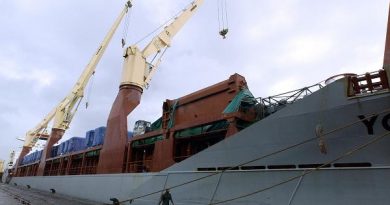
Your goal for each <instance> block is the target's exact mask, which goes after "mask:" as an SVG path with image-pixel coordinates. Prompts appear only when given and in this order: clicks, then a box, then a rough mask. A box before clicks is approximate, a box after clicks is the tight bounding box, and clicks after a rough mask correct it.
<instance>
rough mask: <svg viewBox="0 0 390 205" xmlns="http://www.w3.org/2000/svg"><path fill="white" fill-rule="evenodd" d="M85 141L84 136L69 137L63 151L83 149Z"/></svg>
mask: <svg viewBox="0 0 390 205" xmlns="http://www.w3.org/2000/svg"><path fill="white" fill-rule="evenodd" d="M85 141H86V140H85V138H82V137H72V138H70V139H69V140H67V142H68V144H67V145H68V146H67V150H66V151H65V153H69V152H77V151H80V150H83V149H85Z"/></svg>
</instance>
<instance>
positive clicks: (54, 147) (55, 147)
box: [50, 145, 59, 157]
mask: <svg viewBox="0 0 390 205" xmlns="http://www.w3.org/2000/svg"><path fill="white" fill-rule="evenodd" d="M58 147H59V145H57V146H53V147H52V148H51V155H50V156H51V157H56V156H57V155H58V154H57V153H58Z"/></svg>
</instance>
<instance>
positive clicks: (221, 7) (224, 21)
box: [217, 0, 229, 39]
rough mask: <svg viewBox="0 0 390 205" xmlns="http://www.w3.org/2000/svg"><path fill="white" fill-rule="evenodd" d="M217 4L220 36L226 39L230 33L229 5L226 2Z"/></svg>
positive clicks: (222, 0)
mask: <svg viewBox="0 0 390 205" xmlns="http://www.w3.org/2000/svg"><path fill="white" fill-rule="evenodd" d="M217 4H218V5H217V8H218V27H219V35H221V36H222V38H223V39H225V38H226V34H227V33H228V32H229V21H228V12H227V3H226V0H218V1H217Z"/></svg>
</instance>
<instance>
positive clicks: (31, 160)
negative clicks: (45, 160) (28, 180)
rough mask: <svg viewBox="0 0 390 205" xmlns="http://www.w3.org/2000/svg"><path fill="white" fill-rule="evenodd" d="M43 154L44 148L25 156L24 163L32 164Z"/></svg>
mask: <svg viewBox="0 0 390 205" xmlns="http://www.w3.org/2000/svg"><path fill="white" fill-rule="evenodd" d="M41 156H42V150H39V151H35V152H33V153H30V154H28V155H26V156H25V157H24V158H23V161H22V164H31V163H34V162H36V161H39V160H40V159H41Z"/></svg>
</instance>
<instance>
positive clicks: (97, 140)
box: [92, 127, 106, 147]
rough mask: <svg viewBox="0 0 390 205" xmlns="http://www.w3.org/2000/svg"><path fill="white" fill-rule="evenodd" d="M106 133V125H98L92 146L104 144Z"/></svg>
mask: <svg viewBox="0 0 390 205" xmlns="http://www.w3.org/2000/svg"><path fill="white" fill-rule="evenodd" d="M105 135H106V127H98V128H96V129H95V132H94V138H93V142H92V147H95V146H98V145H102V144H103V143H104V136H105Z"/></svg>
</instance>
